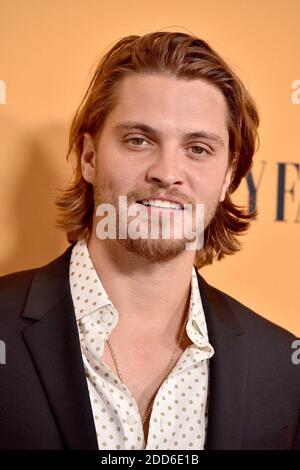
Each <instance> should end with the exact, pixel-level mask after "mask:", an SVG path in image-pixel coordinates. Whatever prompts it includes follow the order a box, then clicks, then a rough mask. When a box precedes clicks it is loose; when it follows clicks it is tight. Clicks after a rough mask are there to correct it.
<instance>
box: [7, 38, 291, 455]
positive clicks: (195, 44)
mask: <svg viewBox="0 0 300 470" xmlns="http://www.w3.org/2000/svg"><path fill="white" fill-rule="evenodd" d="M257 127H258V115H257V111H256V107H255V104H254V102H253V100H252V99H251V97H250V96H249V94H248V93H247V91H246V90H245V88H244V86H243V84H242V83H241V82H240V80H239V79H238V78H237V77H236V75H235V74H234V73H233V72H232V71H231V69H230V68H229V66H228V65H227V64H226V63H225V62H224V61H223V59H222V58H221V57H220V56H219V55H218V54H217V53H216V52H215V51H213V50H212V49H211V48H210V47H209V46H208V44H206V43H205V42H204V41H202V40H200V39H198V38H196V37H192V36H189V35H186V34H183V33H167V32H158V33H152V34H147V35H145V36H142V37H139V36H128V37H125V38H123V39H121V40H120V41H119V42H118V43H117V44H116V45H115V46H114V47H113V48H112V49H111V50H110V51H109V52H108V53H107V54H106V55H105V57H104V58H103V59H102V61H101V62H100V63H99V65H98V67H97V70H96V72H95V75H94V77H93V80H92V82H91V85H90V87H89V89H88V91H87V93H86V96H85V98H84V100H83V102H82V103H81V106H80V108H79V110H78V112H77V113H76V115H75V117H74V120H73V123H72V127H71V131H70V148H69V155H70V154H71V153H74V154H75V156H76V169H75V177H74V181H73V182H72V184H71V186H70V187H69V188H68V189H67V190H66V191H65V192H64V194H63V195H62V197H61V198H60V200H59V201H58V206H59V208H60V211H61V212H60V226H62V227H63V228H64V229H65V230H66V232H67V235H68V239H69V241H70V242H71V243H72V245H71V246H70V247H69V248H68V250H67V251H66V252H65V253H64V254H63V255H62V256H60V257H59V258H58V259H56V260H54V261H53V262H51V263H50V264H49V265H47V266H44V267H42V268H40V269H35V270H30V271H25V272H21V273H15V274H12V275H9V276H6V277H4V278H2V279H1V284H0V285H1V315H0V328H1V329H0V331H1V339H2V340H3V341H5V344H6V346H7V363H6V365H2V366H1V369H0V373H1V387H0V402H1V411H0V418H1V419H0V448H3V449H97V448H98V449H102V450H103V449H126V450H129V449H145V448H146V449H154V450H156V449H158V450H161V449H190V450H200V449H203V448H207V449H292V448H300V434H299V426H298V425H299V398H300V393H299V392H300V374H299V368H297V367H296V366H294V365H293V364H292V361H291V344H292V341H293V339H294V338H293V336H292V335H291V334H290V333H288V332H286V331H284V330H283V329H281V328H279V327H277V326H275V325H273V324H271V323H270V322H268V321H267V320H265V319H263V318H262V317H260V316H258V315H257V314H255V313H254V312H252V311H250V310H249V309H248V308H246V307H245V306H243V305H241V304H240V303H239V302H237V301H236V300H234V299H232V298H231V297H229V296H227V295H226V294H224V293H222V292H220V291H218V290H217V289H215V288H213V287H211V286H209V285H208V284H207V283H206V282H205V281H204V279H203V278H202V277H201V276H200V275H199V273H198V271H197V270H196V268H200V267H201V266H203V265H205V264H207V263H211V262H212V261H213V259H214V258H218V259H221V258H222V257H223V256H224V255H226V254H232V253H234V252H235V251H237V250H238V249H239V243H238V240H237V235H238V234H239V233H242V232H243V231H245V230H246V229H247V227H248V225H249V220H250V219H251V218H252V217H253V216H254V214H247V213H246V212H245V211H244V210H243V209H242V208H239V207H238V206H236V205H234V204H233V202H232V200H231V194H232V193H233V192H234V191H235V189H236V188H237V187H238V186H239V184H240V181H241V179H242V178H243V177H244V176H245V175H246V173H247V172H248V170H249V168H250V166H251V164H252V157H253V154H254V151H255V146H256V141H257ZM122 197H123V198H124V197H125V200H126V204H127V205H126V206H125V208H124V206H122V205H120V198H122ZM122 201H124V199H122ZM198 206H200V207H203V206H204V220H202V223H203V227H202V226H201V223H198V222H199V220H200V219H201V217H200V218H199V219H198V218H197V216H196V214H197V212H196V209H197V207H198ZM189 207H191V208H192V211H191V212H190V213H189V212H188V208H189ZM111 208H113V209H114V210H115V218H114V219H113V222H114V223H113V224H111V222H109V221H108V218H107V216H108V213H109V212H110V209H111ZM132 208H134V209H135V210H136V209H139V210H140V212H141V218H140V219H139V230H140V233H142V234H143V237H138V236H136V233H135V235H133V233H134V230H133V229H132V228H133V225H132V224H134V220H135V217H134V214H133V212H132ZM186 214H187V215H188V214H190V218H188V217H185V215H186ZM136 215H137V216H138V214H137V213H136ZM168 217H169V223H170V226H169V228H170V230H169V232H168V233H169V236H167V237H164V236H163V227H164V226H163V223H164V221H165V220H167V219H168ZM103 222H105V223H106V222H107V227H108V229H107V230H106V233H104V232H105V230H103V226H104V225H105V224H103ZM149 222H150V225H149V224H148V223H149ZM188 222H190V225H189V224H188ZM200 222H201V220H200ZM180 223H183V225H184V226H185V228H186V227H187V226H188V225H189V227H190V230H187V231H185V232H184V233H182V232H181V234H180V233H179V236H175V230H177V229H178V227H179V225H180ZM124 224H125V230H124ZM183 225H182V226H183ZM150 226H151V227H150ZM130 227H131V228H130ZM114 229H115V230H114ZM127 229H128V230H127ZM129 229H130V230H129ZM194 229H195V230H194ZM155 230H156V234H157V233H158V236H154V235H153V233H154V232H155ZM137 231H138V230H137ZM129 232H130V233H131V236H128V234H129ZM203 232H204V244H203V246H201V237H202V235H203ZM193 235H194V236H193ZM193 241H196V242H197V244H195V245H194V248H193V249H191V247H190V246H189V245H188V242H190V243H192V242H193ZM198 243H199V244H198ZM237 282H238V279H237Z"/></svg>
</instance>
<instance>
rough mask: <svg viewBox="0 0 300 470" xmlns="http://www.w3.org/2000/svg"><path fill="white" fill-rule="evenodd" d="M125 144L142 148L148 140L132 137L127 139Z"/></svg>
mask: <svg viewBox="0 0 300 470" xmlns="http://www.w3.org/2000/svg"><path fill="white" fill-rule="evenodd" d="M125 142H127V143H131V144H133V145H136V146H138V147H141V146H142V143H143V142H146V140H145V139H143V138H142V137H131V138H130V139H127V140H126V141H125Z"/></svg>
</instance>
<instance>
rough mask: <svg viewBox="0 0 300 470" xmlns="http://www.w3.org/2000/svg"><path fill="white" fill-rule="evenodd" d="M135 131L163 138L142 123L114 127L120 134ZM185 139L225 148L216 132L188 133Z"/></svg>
mask: <svg viewBox="0 0 300 470" xmlns="http://www.w3.org/2000/svg"><path fill="white" fill-rule="evenodd" d="M133 130H139V131H142V132H146V133H148V134H152V135H154V136H158V137H159V136H161V134H162V133H161V131H159V130H158V129H154V128H153V127H151V126H148V125H147V124H143V123H141V122H133V121H127V122H119V123H117V124H116V125H115V126H114V127H113V133H114V134H118V133H121V132H124V131H133ZM183 137H184V139H190V140H191V139H207V140H210V141H212V142H214V143H215V144H217V145H219V146H220V147H224V142H223V139H222V138H221V137H220V136H219V135H218V134H215V133H214V132H209V131H197V132H188V133H186V134H184V135H183Z"/></svg>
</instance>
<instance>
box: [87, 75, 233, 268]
mask: <svg viewBox="0 0 300 470" xmlns="http://www.w3.org/2000/svg"><path fill="white" fill-rule="evenodd" d="M86 139H87V140H85V147H84V151H83V154H82V171H83V176H84V178H85V179H86V180H87V181H89V182H90V183H92V184H93V186H94V198H95V207H97V206H98V205H99V204H100V203H112V204H113V205H115V207H116V208H117V206H118V197H119V196H127V198H128V205H129V206H130V204H135V203H138V204H143V209H144V208H146V207H147V208H148V209H147V211H148V214H149V218H150V223H151V218H152V219H153V223H157V218H156V219H155V221H156V222H154V218H153V211H156V212H157V213H158V214H159V216H162V214H164V215H165V214H166V213H168V214H169V215H170V217H171V218H172V216H173V215H174V214H175V212H176V216H178V208H177V209H176V208H175V207H171V208H166V207H165V208H158V207H156V206H157V205H159V201H157V200H159V199H168V198H170V199H169V200H170V201H173V202H174V201H177V202H181V203H188V204H192V205H193V207H195V205H196V204H204V213H205V218H204V226H205V228H206V227H207V226H208V224H209V223H210V221H211V220H212V218H213V216H214V214H215V211H216V208H217V206H218V204H219V202H220V201H222V200H223V199H224V197H225V192H226V189H227V187H228V185H229V183H230V176H231V169H228V144H229V142H228V141H229V137H228V131H227V126H226V103H225V99H224V97H223V94H222V93H221V92H220V91H219V90H218V89H217V88H216V87H215V86H213V85H211V84H209V83H207V82H206V81H204V80H200V79H195V80H182V79H180V80H179V79H176V78H172V77H167V76H164V75H150V74H135V75H131V76H128V77H126V78H125V79H123V81H122V82H121V83H120V84H119V85H118V91H117V104H116V106H115V107H114V109H113V110H112V111H111V113H110V114H109V115H108V116H107V118H106V121H105V123H104V127H103V129H102V131H101V134H100V137H99V141H98V145H97V149H95V152H94V154H93V152H91V151H90V150H91V147H93V144H92V140H91V139H90V136H87V138H86ZM93 148H94V147H93ZM91 155H93V157H92V158H91V157H90V156H91ZM155 199H156V201H155ZM142 201H143V203H142ZM149 204H150V205H149ZM151 205H153V206H152V207H151ZM151 211H152V212H151ZM180 211H181V212H180V215H183V211H182V209H180ZM151 214H152V216H151ZM117 215H119V214H117ZM156 215H157V214H156ZM174 220H175V219H174ZM177 220H178V219H177ZM159 223H160V224H161V220H160V219H159ZM174 223H175V222H174ZM173 228H174V227H173ZM172 233H173V232H172ZM118 243H121V244H122V245H123V246H124V247H125V248H126V249H128V250H129V251H133V252H135V253H137V254H140V255H141V256H143V257H145V258H148V259H152V260H160V261H162V260H167V259H170V258H173V257H175V256H176V255H178V254H179V253H181V252H182V251H183V250H184V249H185V246H186V239H185V237H181V238H179V239H175V237H174V236H171V237H170V239H168V240H165V239H162V237H159V239H151V237H150V236H149V237H148V238H147V239H137V240H132V239H130V238H127V239H122V240H118Z"/></svg>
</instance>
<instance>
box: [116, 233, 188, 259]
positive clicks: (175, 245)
mask: <svg viewBox="0 0 300 470" xmlns="http://www.w3.org/2000/svg"><path fill="white" fill-rule="evenodd" d="M116 241H117V242H118V243H119V244H120V245H121V246H122V247H123V248H125V249H126V250H127V251H129V252H130V253H134V254H135V255H137V256H139V257H142V258H144V259H146V260H149V261H153V262H157V261H169V260H172V259H174V258H176V257H177V256H178V255H180V254H181V253H183V251H184V250H185V249H186V242H185V241H184V240H163V239H156V240H151V239H142V238H138V239H136V240H134V239H132V238H126V239H117V240H116Z"/></svg>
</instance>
